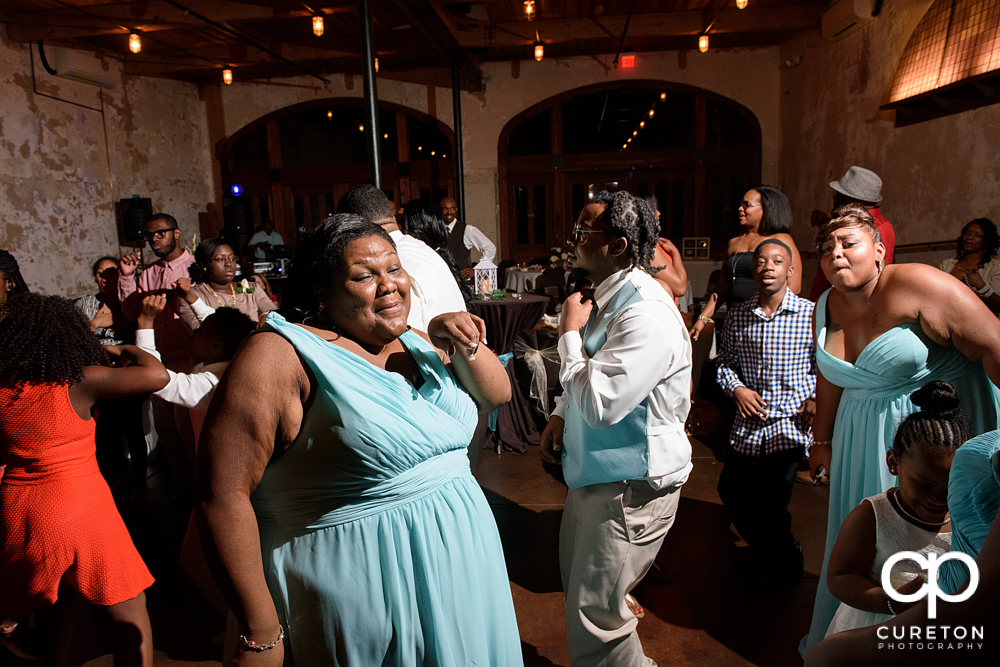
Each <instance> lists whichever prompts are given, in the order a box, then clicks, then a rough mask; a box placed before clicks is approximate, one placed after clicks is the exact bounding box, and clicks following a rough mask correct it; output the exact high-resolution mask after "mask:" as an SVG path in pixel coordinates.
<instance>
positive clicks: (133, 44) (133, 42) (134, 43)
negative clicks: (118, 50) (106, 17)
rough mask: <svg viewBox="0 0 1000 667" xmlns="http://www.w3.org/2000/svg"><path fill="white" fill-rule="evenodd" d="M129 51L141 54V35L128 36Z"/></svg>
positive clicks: (131, 34) (135, 33) (133, 33)
mask: <svg viewBox="0 0 1000 667" xmlns="http://www.w3.org/2000/svg"><path fill="white" fill-rule="evenodd" d="M128 50H129V51H131V52H132V53H139V52H140V51H142V41H141V40H140V39H139V33H137V32H132V33H129V36H128Z"/></svg>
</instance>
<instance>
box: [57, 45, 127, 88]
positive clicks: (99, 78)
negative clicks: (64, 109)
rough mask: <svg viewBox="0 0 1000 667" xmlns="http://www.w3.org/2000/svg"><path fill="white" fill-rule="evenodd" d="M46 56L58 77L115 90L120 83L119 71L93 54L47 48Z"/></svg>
mask: <svg viewBox="0 0 1000 667" xmlns="http://www.w3.org/2000/svg"><path fill="white" fill-rule="evenodd" d="M45 55H46V56H47V57H48V59H49V62H50V63H52V67H53V69H55V71H56V76H58V77H62V78H64V79H69V80H70V81H76V82H78V83H86V84H88V85H91V86H99V87H101V88H114V86H115V85H116V84H117V83H118V76H117V71H115V70H114V68H113V67H112V66H111V64H110V63H109V62H108V61H107V60H101V59H100V58H97V57H96V56H94V55H93V54H90V53H87V52H85V51H75V50H73V49H62V48H59V47H57V46H46V47H45Z"/></svg>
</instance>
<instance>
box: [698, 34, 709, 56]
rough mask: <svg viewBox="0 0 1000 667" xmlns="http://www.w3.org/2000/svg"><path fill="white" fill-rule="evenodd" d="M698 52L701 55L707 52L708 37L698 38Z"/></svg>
mask: <svg viewBox="0 0 1000 667" xmlns="http://www.w3.org/2000/svg"><path fill="white" fill-rule="evenodd" d="M698 50H699V51H701V52H702V53H705V52H706V51H708V35H702V36H701V37H699V38H698Z"/></svg>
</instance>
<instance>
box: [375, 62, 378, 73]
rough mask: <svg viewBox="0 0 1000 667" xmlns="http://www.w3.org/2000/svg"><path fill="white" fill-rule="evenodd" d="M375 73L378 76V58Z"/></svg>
mask: <svg viewBox="0 0 1000 667" xmlns="http://www.w3.org/2000/svg"><path fill="white" fill-rule="evenodd" d="M375 73H376V74H378V58H376V59H375Z"/></svg>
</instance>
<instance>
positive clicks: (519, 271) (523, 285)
mask: <svg viewBox="0 0 1000 667" xmlns="http://www.w3.org/2000/svg"><path fill="white" fill-rule="evenodd" d="M543 273H545V267H542V266H529V267H519V266H512V267H510V268H509V269H507V270H506V271H505V272H504V287H505V288H507V289H509V290H513V291H515V292H531V291H533V290H534V289H535V287H537V286H538V279H539V278H541V277H542V274H543Z"/></svg>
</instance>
